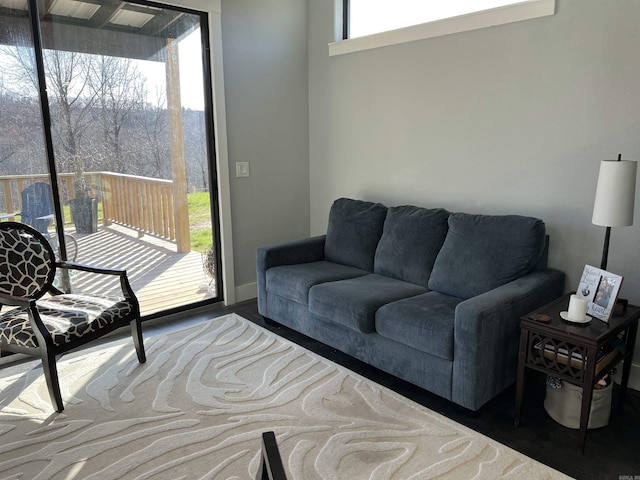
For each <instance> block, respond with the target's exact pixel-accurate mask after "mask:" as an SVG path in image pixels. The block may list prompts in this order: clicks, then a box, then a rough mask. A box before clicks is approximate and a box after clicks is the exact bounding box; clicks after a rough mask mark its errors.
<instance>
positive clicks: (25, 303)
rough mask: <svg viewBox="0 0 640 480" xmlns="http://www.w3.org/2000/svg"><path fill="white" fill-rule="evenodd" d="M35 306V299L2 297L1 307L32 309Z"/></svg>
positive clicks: (0, 300) (0, 298)
mask: <svg viewBox="0 0 640 480" xmlns="http://www.w3.org/2000/svg"><path fill="white" fill-rule="evenodd" d="M35 304H36V301H35V299H33V298H24V297H22V298H21V297H14V296H11V295H6V294H3V295H0V305H5V306H7V307H22V308H30V307H32V306H34V305H35Z"/></svg>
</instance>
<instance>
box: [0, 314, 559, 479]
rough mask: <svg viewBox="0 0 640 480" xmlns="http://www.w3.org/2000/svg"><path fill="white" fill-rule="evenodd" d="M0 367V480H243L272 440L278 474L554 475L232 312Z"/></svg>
mask: <svg viewBox="0 0 640 480" xmlns="http://www.w3.org/2000/svg"><path fill="white" fill-rule="evenodd" d="M145 344H146V347H147V358H148V360H147V363H146V364H144V365H140V364H138V362H137V360H136V357H135V354H134V349H133V346H132V344H131V340H130V339H126V340H125V339H123V340H117V341H114V342H111V343H109V344H107V345H105V346H102V347H95V348H93V349H91V350H90V351H86V350H85V351H82V352H77V353H75V354H71V355H68V356H65V357H63V359H62V360H61V361H60V362H59V372H60V378H61V387H62V396H63V399H64V401H65V405H66V407H65V410H64V412H63V413H62V414H57V413H55V412H53V409H52V407H51V404H50V402H49V397H48V394H47V390H46V386H45V384H44V379H43V376H42V375H41V368H40V367H39V363H38V362H28V363H25V364H22V365H16V366H13V367H9V368H4V369H2V370H0V377H1V378H0V391H1V393H0V478H3V479H5V478H10V479H48V478H55V479H66V480H69V479H100V480H103V479H125V478H126V479H171V480H176V479H245V478H247V479H248V478H253V477H254V476H255V472H256V471H257V468H258V461H259V450H260V442H261V440H260V437H261V433H262V432H263V431H266V430H273V431H274V432H275V433H276V437H277V439H278V443H279V445H280V450H281V454H282V457H283V462H284V464H285V469H286V470H287V475H288V477H289V478H290V479H298V480H314V479H349V480H355V479H403V480H404V479H407V480H408V479H435V478H437V479H456V480H459V479H466V478H469V479H471V478H474V479H491V480H494V479H499V478H505V479H523V478H526V479H563V478H568V477H566V476H565V475H563V474H561V473H559V472H557V471H555V470H552V469H551V468H549V467H547V466H545V465H542V464H541V463H538V462H536V461H534V460H532V459H530V458H527V457H526V456H524V455H521V454H519V453H517V452H515V451H514V450H512V449H510V448H507V447H505V446H503V445H501V444H499V443H497V442H495V441H493V440H491V439H489V438H487V437H485V436H483V435H480V434H478V433H476V432H474V431H472V430H470V429H468V428H466V427H463V426H461V425H459V424H457V423H455V422H453V421H451V420H448V419H447V418H445V417H443V416H440V415H438V414H436V413H434V412H431V411H429V410H428V409H426V408H424V407H422V406H420V405H418V404H415V403H413V402H411V401H409V400H407V399H405V398H403V397H401V396H400V395H398V394H396V393H394V392H392V391H390V390H388V389H386V388H383V387H381V386H379V385H377V384H375V383H373V382H371V381H369V380H366V379H364V378H362V377H360V376H358V375H356V374H354V373H352V372H350V371H349V370H347V369H345V368H342V367H340V366H337V365H335V364H333V363H331V362H330V361H328V360H325V359H323V358H321V357H319V356H317V355H315V354H313V353H311V352H309V351H307V350H305V349H303V348H302V347H300V346H298V345H295V344H293V343H291V342H289V341H287V340H284V339H282V338H279V337H278V336H276V335H275V334H273V333H271V332H268V331H267V330H264V329H262V328H260V327H259V326H257V325H255V324H253V323H251V322H249V321H247V320H245V319H243V318H241V317H239V316H237V315H234V314H232V315H227V316H224V317H220V318H217V319H214V320H211V321H208V322H205V323H202V324H199V325H197V326H194V327H190V328H187V329H183V330H178V331H175V332H173V333H170V334H167V335H159V336H152V337H149V338H147V339H146V341H145Z"/></svg>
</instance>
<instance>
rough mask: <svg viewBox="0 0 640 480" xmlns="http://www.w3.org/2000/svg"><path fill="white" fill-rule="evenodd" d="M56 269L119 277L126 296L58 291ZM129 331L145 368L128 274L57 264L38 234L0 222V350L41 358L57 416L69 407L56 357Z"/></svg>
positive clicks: (45, 241)
mask: <svg viewBox="0 0 640 480" xmlns="http://www.w3.org/2000/svg"><path fill="white" fill-rule="evenodd" d="M56 268H62V269H66V270H79V271H82V272H89V273H92V274H101V275H116V276H118V277H120V286H121V288H122V294H123V296H122V297H108V296H102V295H87V294H70V293H64V292H62V291H61V290H59V289H58V288H57V287H55V286H54V285H53V279H54V276H55V273H56ZM46 294H48V295H46ZM4 306H7V307H14V308H9V309H3V307H4ZM127 325H130V326H131V334H132V336H133V343H134V345H135V348H136V353H137V355H138V361H139V362H140V363H144V362H145V361H146V357H145V352H144V343H143V340H142V326H141V322H140V305H139V303H138V300H137V298H136V296H135V294H134V293H133V291H132V289H131V286H130V284H129V280H128V278H127V274H126V271H124V270H116V269H106V268H100V267H95V266H91V265H82V264H79V263H74V262H61V261H58V262H56V261H55V258H54V253H53V249H52V248H51V245H50V244H49V242H48V241H47V240H46V239H45V238H44V236H43V235H42V234H41V233H40V232H38V231H37V230H36V229H35V228H33V227H30V226H28V225H25V224H23V223H18V222H0V350H7V351H9V352H15V353H24V354H27V355H32V356H37V357H40V358H42V367H43V370H44V375H45V379H46V381H47V387H48V389H49V395H50V396H51V402H52V403H53V406H54V408H55V409H56V410H57V411H58V412H61V411H62V410H63V409H64V406H63V404H62V396H61V394H60V385H59V383H58V371H57V368H56V356H58V355H62V354H64V353H66V352H68V351H70V350H72V349H74V348H77V347H79V346H81V345H84V344H86V343H88V342H90V341H92V340H95V339H97V338H99V337H102V336H103V335H106V334H107V333H109V332H112V331H113V330H115V329H117V328H119V327H122V326H127Z"/></svg>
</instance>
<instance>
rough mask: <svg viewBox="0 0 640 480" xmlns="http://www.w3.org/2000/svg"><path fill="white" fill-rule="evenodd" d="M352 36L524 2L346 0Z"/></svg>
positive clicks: (513, 0) (503, 0) (497, 0)
mask: <svg viewBox="0 0 640 480" xmlns="http://www.w3.org/2000/svg"><path fill="white" fill-rule="evenodd" d="M345 1H347V2H348V5H349V10H348V12H349V14H348V23H349V29H348V38H356V37H363V36H365V35H371V34H374V33H380V32H386V31H389V30H395V29H398V28H404V27H409V26H411V25H418V24H420V23H428V22H435V21H436V20H442V19H445V18H452V17H457V16H460V15H466V14H468V13H475V12H480V11H483V10H490V9H493V8H498V7H504V6H505V5H512V4H516V3H522V0H430V1H429V0H427V1H425V0H345Z"/></svg>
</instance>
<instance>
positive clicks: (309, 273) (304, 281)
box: [266, 261, 370, 305]
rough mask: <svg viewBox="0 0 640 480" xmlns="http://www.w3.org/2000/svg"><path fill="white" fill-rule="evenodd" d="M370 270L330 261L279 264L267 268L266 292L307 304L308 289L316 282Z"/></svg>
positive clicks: (330, 280)
mask: <svg viewBox="0 0 640 480" xmlns="http://www.w3.org/2000/svg"><path fill="white" fill-rule="evenodd" d="M369 273H370V272H367V271H366V270H360V269H359V268H354V267H348V266H346V265H340V264H338V263H332V262H326V261H321V262H310V263H300V264H298V265H281V266H278V267H273V268H270V269H269V270H267V275H266V276H267V292H269V293H272V294H275V295H279V296H281V297H284V298H287V299H289V300H293V301H294V302H296V303H300V304H302V305H308V304H309V289H310V288H311V287H312V286H314V285H317V284H318V283H324V282H332V281H335V280H343V279H346V278H354V277H360V276H363V275H368V274H369Z"/></svg>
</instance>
